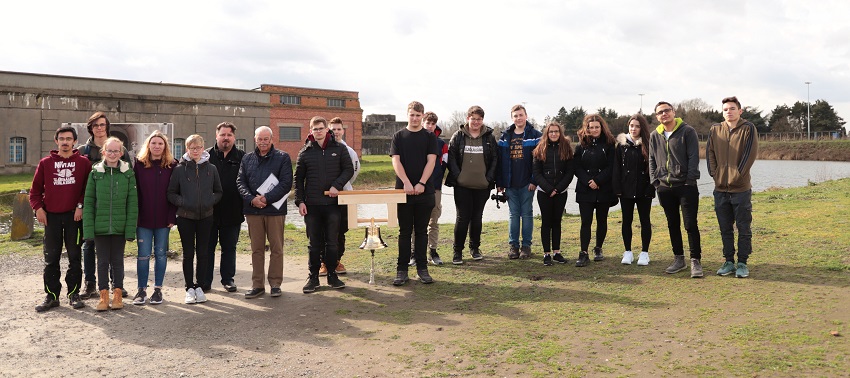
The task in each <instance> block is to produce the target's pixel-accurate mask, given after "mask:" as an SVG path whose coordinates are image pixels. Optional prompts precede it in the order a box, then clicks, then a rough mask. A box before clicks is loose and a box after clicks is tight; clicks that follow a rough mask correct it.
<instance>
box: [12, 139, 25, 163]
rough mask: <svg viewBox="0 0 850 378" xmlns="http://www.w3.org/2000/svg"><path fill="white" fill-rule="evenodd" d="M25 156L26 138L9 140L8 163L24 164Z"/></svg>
mask: <svg viewBox="0 0 850 378" xmlns="http://www.w3.org/2000/svg"><path fill="white" fill-rule="evenodd" d="M26 156H27V138H24V137H11V138H9V163H12V164H24V163H26Z"/></svg>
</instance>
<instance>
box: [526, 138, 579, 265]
mask: <svg viewBox="0 0 850 378" xmlns="http://www.w3.org/2000/svg"><path fill="white" fill-rule="evenodd" d="M543 136H544V137H543V138H540V142H539V143H537V147H535V148H534V152H533V155H534V165H533V166H532V172H533V173H534V177H535V179H536V180H537V205H538V206H540V218H541V225H540V240H541V241H542V243H543V265H546V266H550V265H552V260H555V261H557V262H559V263H561V264H564V263H566V262H567V259H565V258H564V256H562V255H561V217H562V216H563V214H564V206H565V205H566V204H567V187H568V186H569V185H570V183H571V182H572V181H573V174H574V173H575V172H574V167H573V147H572V145H571V144H570V139H569V138H567V137H565V136H564V132H563V129H562V128H561V124H559V123H557V122H550V123H549V124H548V125H546V129H545V130H543ZM550 247H551V248H550ZM553 249H554V251H555V255H554V257H553V256H552V250H553Z"/></svg>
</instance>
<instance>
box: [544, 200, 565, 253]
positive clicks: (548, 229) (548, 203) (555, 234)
mask: <svg viewBox="0 0 850 378" xmlns="http://www.w3.org/2000/svg"><path fill="white" fill-rule="evenodd" d="M566 205H567V192H564V193H559V194H556V195H555V196H554V197H550V196H549V193H544V192H541V191H539V190H538V191H537V206H540V240H541V243H542V244H543V252H545V253H548V252H551V251H552V250H556V251H560V250H561V219H563V216H564V207H565V206H566Z"/></svg>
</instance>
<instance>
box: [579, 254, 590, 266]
mask: <svg viewBox="0 0 850 378" xmlns="http://www.w3.org/2000/svg"><path fill="white" fill-rule="evenodd" d="M589 262H590V256H588V255H587V252H585V251H581V252H579V254H578V260H576V266H577V267H579V268H580V267H583V266H587V264H588V263H589Z"/></svg>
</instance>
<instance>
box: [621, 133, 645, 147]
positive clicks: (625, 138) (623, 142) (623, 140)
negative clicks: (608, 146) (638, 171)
mask: <svg viewBox="0 0 850 378" xmlns="http://www.w3.org/2000/svg"><path fill="white" fill-rule="evenodd" d="M629 141H631V142H632V144H634V145H635V146H640V145H641V144H642V143H643V140H641V138H637V140H633V139H632V137H631V135H629V134H626V133H622V134H620V135H617V145H618V146H625V145H627V144H628V142H629Z"/></svg>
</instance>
